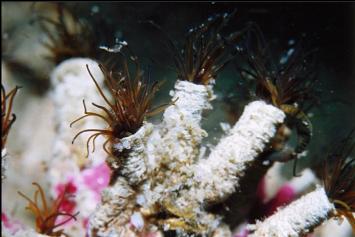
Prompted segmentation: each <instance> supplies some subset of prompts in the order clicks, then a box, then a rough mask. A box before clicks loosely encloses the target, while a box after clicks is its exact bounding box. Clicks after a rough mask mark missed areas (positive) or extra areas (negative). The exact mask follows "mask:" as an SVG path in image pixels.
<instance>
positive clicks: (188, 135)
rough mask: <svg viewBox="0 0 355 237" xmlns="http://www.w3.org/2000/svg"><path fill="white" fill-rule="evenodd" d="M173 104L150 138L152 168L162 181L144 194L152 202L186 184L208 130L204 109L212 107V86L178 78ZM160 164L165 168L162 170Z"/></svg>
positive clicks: (155, 183)
mask: <svg viewBox="0 0 355 237" xmlns="http://www.w3.org/2000/svg"><path fill="white" fill-rule="evenodd" d="M170 95H171V96H172V101H174V104H173V105H171V106H169V107H168V108H167V109H166V110H165V112H164V114H163V121H162V123H161V124H159V125H157V126H156V128H155V130H154V131H153V133H152V135H151V136H150V138H149V139H148V141H147V151H146V152H147V155H148V164H149V169H150V170H151V171H152V175H154V176H156V177H157V178H158V179H159V181H158V182H156V181H155V182H154V183H153V184H151V186H152V187H151V188H149V189H147V190H146V192H145V195H146V196H147V198H146V199H147V200H148V202H150V203H155V202H157V201H158V200H161V199H162V198H163V196H164V195H169V193H170V192H174V191H176V190H178V189H179V188H180V186H181V185H183V184H184V181H185V180H184V178H182V177H184V176H186V175H184V174H185V173H186V172H188V169H189V168H188V167H189V166H190V165H192V164H193V163H195V162H196V160H197V158H198V154H199V146H200V144H201V142H202V139H203V138H204V137H206V136H207V132H206V131H205V130H203V129H202V128H201V124H200V123H201V119H202V112H203V110H205V109H211V108H212V106H211V104H210V103H209V101H211V100H212V99H214V95H213V92H212V85H207V86H205V85H196V84H194V83H192V82H188V81H177V82H176V84H175V90H174V91H171V92H170ZM160 167H165V168H164V169H161V168H160Z"/></svg>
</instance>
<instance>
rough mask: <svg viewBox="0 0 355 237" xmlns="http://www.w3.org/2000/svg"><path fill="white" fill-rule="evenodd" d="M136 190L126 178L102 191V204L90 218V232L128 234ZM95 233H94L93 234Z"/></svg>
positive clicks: (97, 233) (111, 234) (110, 234)
mask: <svg viewBox="0 0 355 237" xmlns="http://www.w3.org/2000/svg"><path fill="white" fill-rule="evenodd" d="M133 195H134V191H133V190H132V188H131V187H130V186H129V184H128V183H127V181H126V179H125V178H122V177H121V178H118V179H117V181H116V183H115V184H114V185H113V186H111V187H108V188H106V189H105V190H104V191H103V192H102V198H101V204H100V205H99V206H98V207H97V209H96V211H95V213H94V214H93V215H92V216H91V218H90V222H89V225H90V230H91V232H90V234H91V235H93V236H126V235H122V234H125V233H130V232H129V221H130V219H131V216H132V214H133V208H134V202H132V200H134V197H133ZM93 233H94V234H93Z"/></svg>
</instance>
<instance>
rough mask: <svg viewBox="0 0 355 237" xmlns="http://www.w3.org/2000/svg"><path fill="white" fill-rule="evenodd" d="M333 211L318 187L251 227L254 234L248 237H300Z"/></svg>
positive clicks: (324, 193)
mask: <svg viewBox="0 0 355 237" xmlns="http://www.w3.org/2000/svg"><path fill="white" fill-rule="evenodd" d="M334 211H335V207H334V205H333V204H332V203H331V202H330V201H329V199H328V197H327V195H326V192H325V190H324V188H322V187H319V188H317V189H316V190H315V191H313V192H310V193H308V194H306V195H304V196H303V197H302V198H300V199H298V200H296V201H294V202H292V203H291V204H290V205H288V206H287V207H285V208H283V209H281V210H279V211H278V212H277V213H276V214H274V215H272V216H270V217H269V218H267V219H265V220H264V221H262V222H260V221H258V222H257V223H256V224H255V225H254V226H252V225H251V226H250V229H251V230H254V232H253V233H252V234H251V235H250V236H252V237H262V236H275V237H276V236H277V237H289V236H292V237H297V236H302V235H303V234H306V233H308V232H310V231H312V230H313V229H314V228H315V227H317V226H318V225H320V224H321V223H322V222H323V221H325V220H327V219H328V218H329V217H330V216H331V215H332V213H333V212H334Z"/></svg>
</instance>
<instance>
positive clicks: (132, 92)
mask: <svg viewBox="0 0 355 237" xmlns="http://www.w3.org/2000/svg"><path fill="white" fill-rule="evenodd" d="M131 60H133V62H134V64H135V67H136V71H135V75H131V73H130V72H129V67H128V63H127V60H124V62H123V69H122V70H121V71H118V72H114V71H112V70H108V69H107V68H106V67H105V66H103V65H102V64H100V65H99V67H100V69H101V71H102V72H103V74H104V77H105V83H106V85H107V87H108V89H109V93H110V96H111V97H112V101H110V99H108V97H107V96H106V95H105V94H104V92H103V90H102V89H101V88H100V86H99V84H98V83H97V81H96V80H95V78H94V76H93V75H92V73H91V72H90V69H89V67H88V65H87V66H86V67H87V70H88V72H89V74H90V77H91V79H92V80H93V82H94V83H95V85H96V87H97V90H98V92H99V94H100V95H101V97H102V98H103V99H104V101H105V103H106V106H103V105H98V104H95V103H92V105H93V106H95V107H96V108H98V109H100V110H102V111H103V113H104V115H101V114H98V113H94V112H89V111H87V109H86V105H85V101H84V100H83V105H84V114H85V115H83V116H81V117H79V118H78V119H76V120H74V121H73V122H72V123H71V124H70V126H72V125H73V124H74V123H76V122H78V121H80V120H81V119H83V118H86V117H89V116H96V117H99V118H100V119H102V120H103V121H105V123H106V124H107V126H108V127H107V129H85V130H82V131H80V132H79V133H77V134H76V135H75V137H74V138H73V141H72V143H74V141H75V139H76V138H77V137H78V136H79V135H80V134H82V133H85V132H94V133H93V134H92V135H91V136H90V137H89V138H88V140H87V152H88V153H89V143H90V141H91V139H92V143H93V150H92V151H93V152H94V149H95V139H96V138H97V137H98V136H100V135H102V136H106V137H107V140H106V141H105V142H104V144H103V148H104V150H105V151H106V153H108V154H113V152H112V151H111V148H108V145H112V143H117V142H119V141H120V139H122V138H124V137H127V136H129V135H132V134H134V133H135V132H137V131H138V129H139V128H140V127H141V126H142V125H143V121H144V119H145V117H147V116H151V115H154V114H156V113H159V112H160V111H162V110H164V109H165V108H166V107H167V106H168V105H170V104H164V105H161V106H159V107H157V108H153V109H151V108H150V107H151V103H152V100H153V97H154V95H155V93H156V92H157V90H158V88H159V87H160V83H158V82H155V83H153V84H152V85H149V84H148V82H147V81H146V80H144V75H143V71H142V70H141V68H140V66H139V64H138V62H137V58H136V57H131Z"/></svg>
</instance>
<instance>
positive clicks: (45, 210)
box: [18, 183, 79, 236]
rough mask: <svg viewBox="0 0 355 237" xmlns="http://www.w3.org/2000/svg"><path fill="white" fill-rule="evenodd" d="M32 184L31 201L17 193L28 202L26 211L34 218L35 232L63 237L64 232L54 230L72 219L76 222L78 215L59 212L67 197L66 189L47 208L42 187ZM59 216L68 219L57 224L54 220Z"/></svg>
mask: <svg viewBox="0 0 355 237" xmlns="http://www.w3.org/2000/svg"><path fill="white" fill-rule="evenodd" d="M32 184H33V185H34V186H36V187H37V190H36V192H35V194H34V198H33V200H31V199H30V198H29V197H27V196H26V195H25V194H23V193H21V192H18V193H19V194H20V195H21V196H22V197H23V198H25V199H26V200H27V201H28V205H27V207H26V209H27V210H29V211H30V212H32V213H33V215H34V216H35V218H36V231H37V232H38V233H40V234H45V235H49V236H62V235H65V234H64V233H63V231H64V230H57V231H55V229H56V228H58V227H60V226H62V225H64V224H66V223H67V222H69V221H70V220H72V219H74V220H76V216H77V215H78V214H79V212H77V213H75V214H74V215H72V214H70V213H65V212H62V211H61V210H60V209H61V205H62V203H63V201H64V199H65V198H66V197H67V189H65V190H64V192H62V193H61V194H60V195H59V196H58V198H57V199H56V200H54V202H53V203H52V205H51V206H48V203H47V201H46V197H45V195H44V191H43V189H42V187H41V186H40V185H39V184H38V183H32ZM38 195H39V196H40V199H41V202H42V203H39V200H38ZM40 205H42V207H40ZM59 216H67V217H68V218H67V219H66V220H64V221H61V222H59V223H57V221H56V220H57V217H59Z"/></svg>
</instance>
